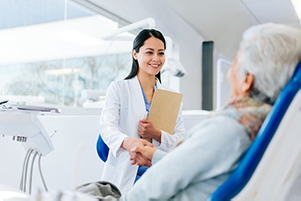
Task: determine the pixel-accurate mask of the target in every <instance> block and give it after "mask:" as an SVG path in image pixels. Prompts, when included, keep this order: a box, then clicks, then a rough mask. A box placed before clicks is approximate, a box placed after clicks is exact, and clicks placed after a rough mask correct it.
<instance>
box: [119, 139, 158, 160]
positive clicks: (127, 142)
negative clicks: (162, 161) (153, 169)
mask: <svg viewBox="0 0 301 201" xmlns="http://www.w3.org/2000/svg"><path fill="white" fill-rule="evenodd" d="M144 146H149V147H153V146H154V145H153V144H152V143H150V142H148V141H146V140H143V139H135V138H131V137H126V138H125V139H124V140H123V142H122V145H121V147H123V148H125V149H126V150H127V151H128V152H129V154H130V156H131V157H130V159H132V160H135V161H136V162H137V164H148V165H151V161H150V160H149V159H147V158H145V157H144V156H142V154H141V153H136V152H133V151H132V149H133V148H136V147H144ZM134 164H136V163H134Z"/></svg>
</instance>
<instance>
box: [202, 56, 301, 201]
mask: <svg viewBox="0 0 301 201" xmlns="http://www.w3.org/2000/svg"><path fill="white" fill-rule="evenodd" d="M300 89H301V61H300V62H299V64H298V65H297V67H296V70H295V72H294V74H293V76H292V78H291V80H290V81H289V82H288V83H287V84H286V86H285V87H284V89H283V90H282V91H281V93H280V95H279V97H278V98H277V100H276V102H275V104H274V105H273V107H272V109H271V111H270V113H269V114H268V116H267V117H266V119H265V121H264V122H263V124H262V126H261V128H260V130H259V132H258V135H257V137H256V139H255V140H254V142H253V143H252V145H251V146H250V148H249V149H248V151H247V152H246V154H245V156H244V158H243V159H242V161H241V162H240V164H239V166H238V167H237V169H236V170H235V171H234V172H233V173H232V174H231V176H230V177H229V178H228V179H227V180H226V181H225V182H224V183H223V184H222V185H221V186H220V187H219V188H218V189H217V190H216V191H215V192H214V193H213V194H212V195H211V196H210V197H209V198H208V199H207V201H216V200H219V201H220V200H230V199H232V198H234V197H235V196H236V195H237V194H238V193H239V192H240V191H241V190H242V189H243V188H244V187H245V185H246V184H247V183H248V181H249V179H250V178H251V176H252V175H253V173H254V171H255V169H256V167H257V165H258V164H259V162H260V160H261V158H262V156H263V154H264V152H265V150H266V148H267V147H268V145H269V143H270V141H271V139H272V138H273V136H274V133H275V132H276V130H277V128H278V126H279V124H280V122H281V120H282V118H283V116H284V114H285V113H286V111H287V109H288V107H289V105H290V104H291V102H292V100H293V99H294V97H295V95H296V94H297V93H298V91H299V90H300Z"/></svg>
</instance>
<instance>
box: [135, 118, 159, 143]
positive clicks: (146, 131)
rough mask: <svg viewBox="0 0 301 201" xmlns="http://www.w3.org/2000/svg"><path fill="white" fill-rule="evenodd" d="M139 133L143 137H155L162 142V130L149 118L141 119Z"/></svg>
mask: <svg viewBox="0 0 301 201" xmlns="http://www.w3.org/2000/svg"><path fill="white" fill-rule="evenodd" d="M138 134H139V135H140V136H141V137H142V138H154V139H155V140H157V141H158V142H160V143H161V130H160V129H157V128H156V126H155V125H154V124H153V123H152V122H151V121H150V120H148V119H141V120H140V121H139V124H138Z"/></svg>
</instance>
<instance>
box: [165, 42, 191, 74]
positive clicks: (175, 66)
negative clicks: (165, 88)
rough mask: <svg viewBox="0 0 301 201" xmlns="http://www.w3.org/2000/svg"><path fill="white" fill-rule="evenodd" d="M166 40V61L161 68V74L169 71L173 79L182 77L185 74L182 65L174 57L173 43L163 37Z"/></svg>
mask: <svg viewBox="0 0 301 201" xmlns="http://www.w3.org/2000/svg"><path fill="white" fill-rule="evenodd" d="M165 40H166V61H165V64H164V66H163V68H162V73H164V72H165V71H169V72H170V73H171V74H172V75H173V76H175V77H179V78H181V77H184V76H185V75H186V74H187V71H186V70H185V68H184V66H183V65H182V63H181V62H180V61H179V60H178V59H176V58H175V57H174V54H173V52H174V51H173V41H172V39H171V38H170V37H168V36H167V37H165Z"/></svg>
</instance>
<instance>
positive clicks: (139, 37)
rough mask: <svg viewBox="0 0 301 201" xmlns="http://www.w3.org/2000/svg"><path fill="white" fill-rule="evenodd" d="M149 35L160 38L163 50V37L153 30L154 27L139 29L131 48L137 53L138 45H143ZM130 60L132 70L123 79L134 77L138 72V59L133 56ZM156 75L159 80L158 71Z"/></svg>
mask: <svg viewBox="0 0 301 201" xmlns="http://www.w3.org/2000/svg"><path fill="white" fill-rule="evenodd" d="M150 37H155V38H158V39H159V40H161V41H162V42H163V44H164V50H165V49H166V44H165V38H164V36H163V34H162V33H161V32H160V31H158V30H155V29H143V30H142V31H140V33H139V34H138V35H137V36H136V38H135V39H134V42H133V50H135V51H136V52H137V53H138V52H139V49H140V47H141V46H143V45H144V41H146V40H147V39H149V38H150ZM132 57H133V56H132ZM132 60H133V61H132V70H131V72H130V74H129V75H128V76H127V77H126V78H124V79H125V80H127V79H131V78H133V77H135V76H136V75H137V73H138V70H139V65H138V61H137V60H135V59H134V57H133V58H132ZM156 77H157V78H158V79H159V81H160V82H161V73H160V72H159V73H158V74H157V75H156Z"/></svg>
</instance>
